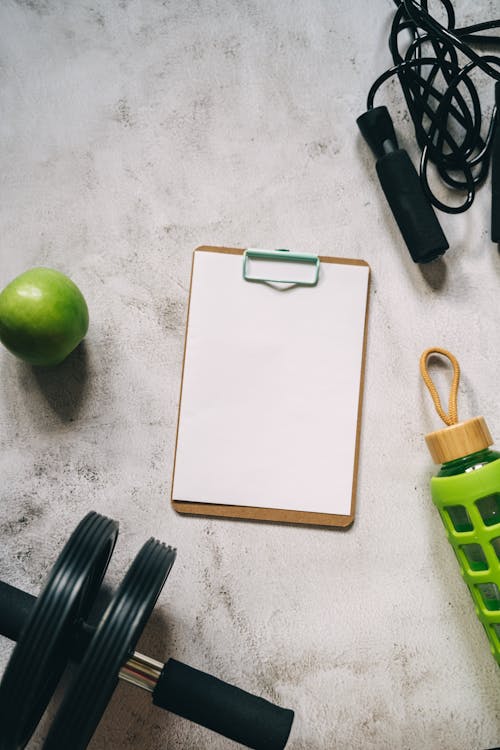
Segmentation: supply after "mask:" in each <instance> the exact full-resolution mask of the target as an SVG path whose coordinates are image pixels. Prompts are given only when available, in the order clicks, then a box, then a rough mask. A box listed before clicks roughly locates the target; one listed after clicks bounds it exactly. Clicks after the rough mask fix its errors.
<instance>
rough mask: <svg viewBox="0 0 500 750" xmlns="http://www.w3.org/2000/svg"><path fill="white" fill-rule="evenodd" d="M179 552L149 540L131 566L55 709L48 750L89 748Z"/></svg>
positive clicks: (46, 747)
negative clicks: (119, 675)
mask: <svg viewBox="0 0 500 750" xmlns="http://www.w3.org/2000/svg"><path fill="white" fill-rule="evenodd" d="M175 555H176V552H175V550H174V549H172V548H171V547H167V546H165V545H164V544H162V543H161V542H158V541H156V540H155V539H150V540H149V541H148V542H146V544H145V545H144V546H143V547H142V549H141V550H140V552H139V554H138V555H137V557H136V558H135V560H134V561H133V563H132V565H131V566H130V568H129V569H128V571H127V574H126V575H125V578H124V579H123V581H122V583H121V584H120V586H119V588H118V589H117V591H116V593H115V594H114V596H113V598H112V600H111V602H110V603H109V606H108V608H107V610H106V612H105V613H104V615H103V618H102V620H101V622H100V623H99V625H98V626H97V629H96V631H95V633H94V635H93V637H92V639H91V641H90V643H89V645H88V646H87V649H86V651H85V655H84V657H83V659H82V662H81V664H80V668H79V669H78V670H77V672H76V674H75V677H74V682H73V683H72V685H70V687H69V689H68V691H67V692H66V696H65V698H64V699H63V702H62V704H61V706H60V708H59V710H58V712H57V714H56V718H55V719H54V721H53V723H52V726H51V728H50V731H49V735H48V737H47V739H46V741H45V744H44V746H43V747H44V750H61V748H68V749H69V748H71V750H83V748H86V747H87V745H88V743H89V741H90V739H91V737H92V735H93V734H94V732H95V730H96V728H97V725H98V724H99V721H100V719H101V717H102V714H103V713H104V711H105V709H106V706H107V705H108V702H109V700H110V698H111V696H112V694H113V691H114V689H115V687H116V685H117V682H118V673H119V671H120V669H121V667H122V666H123V665H124V664H125V662H126V661H127V659H128V658H129V657H130V656H131V655H132V653H133V651H134V648H135V645H136V643H137V641H138V640H139V637H140V635H141V633H142V631H143V629H144V626H145V624H146V622H147V620H148V618H149V616H150V614H151V612H152V610H153V608H154V606H155V604H156V600H157V599H158V596H159V594H160V592H161V590H162V588H163V585H164V583H165V581H166V579H167V576H168V574H169V572H170V569H171V567H172V565H173V563H174V560H175Z"/></svg>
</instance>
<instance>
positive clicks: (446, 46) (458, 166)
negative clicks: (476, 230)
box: [367, 0, 500, 214]
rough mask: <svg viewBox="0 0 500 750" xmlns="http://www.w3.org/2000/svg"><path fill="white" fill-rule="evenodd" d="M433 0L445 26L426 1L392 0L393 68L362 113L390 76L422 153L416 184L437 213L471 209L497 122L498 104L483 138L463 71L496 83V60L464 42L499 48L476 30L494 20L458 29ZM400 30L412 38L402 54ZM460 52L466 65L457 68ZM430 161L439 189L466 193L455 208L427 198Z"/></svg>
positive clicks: (499, 23)
mask: <svg viewBox="0 0 500 750" xmlns="http://www.w3.org/2000/svg"><path fill="white" fill-rule="evenodd" d="M437 1H438V2H439V3H440V4H441V6H442V7H443V8H444V10H445V12H446V16H447V26H446V27H445V26H442V25H441V24H440V23H439V22H438V21H437V20H436V19H435V18H434V17H433V16H431V15H430V13H429V11H428V2H427V0H422V2H421V4H419V3H417V2H416V1H415V0H394V3H395V5H396V6H397V10H396V13H395V16H394V20H393V23H392V27H391V33H390V36H389V49H390V51H391V55H392V59H393V62H394V67H392V68H390V69H389V70H387V71H386V72H385V73H383V74H382V75H381V76H379V77H378V78H377V80H376V81H375V83H374V84H373V86H372V87H371V89H370V91H369V93H368V98H367V109H368V110H370V109H372V108H373V106H374V105H373V102H374V98H375V95H376V93H377V91H378V90H379V88H380V86H381V85H382V84H383V83H385V82H386V81H387V80H388V79H389V78H392V77H393V76H396V75H397V76H398V79H399V83H400V85H401V88H402V91H403V94H404V97H405V100H406V104H407V106H408V110H409V113H410V117H411V119H412V122H413V125H414V128H415V137H416V140H417V143H418V145H419V148H420V149H421V158H420V180H421V184H422V187H423V190H424V193H425V195H426V196H427V198H428V199H429V201H430V202H431V203H432V204H433V205H434V206H435V207H436V208H438V209H440V210H441V211H445V212H446V213H450V214H453V213H461V212H462V211H466V210H467V209H468V208H469V207H470V206H471V205H472V202H473V200H474V195H475V192H476V187H477V186H479V185H480V184H481V183H482V182H483V181H484V180H485V178H486V176H487V174H488V169H489V164H490V159H491V148H492V144H493V137H494V135H495V125H496V120H497V118H496V114H497V107H496V106H493V110H492V113H491V116H490V121H489V125H488V127H487V133H486V135H484V136H483V135H482V134H481V130H482V119H483V117H482V111H481V104H480V100H479V95H478V92H477V89H476V86H475V84H474V83H473V81H472V80H471V78H470V74H471V72H472V71H473V70H474V69H475V68H479V69H480V70H481V71H482V72H483V73H486V74H487V75H488V76H490V77H491V78H493V79H494V80H496V81H500V56H497V55H479V54H477V53H476V52H475V51H474V50H473V49H472V47H471V46H470V45H469V44H468V43H467V42H470V43H472V44H478V45H479V44H480V45H482V44H487V45H493V46H499V45H500V36H489V35H487V34H485V35H484V34H478V33H477V32H480V31H486V30H488V29H498V28H500V19H498V20H493V21H486V22H484V23H478V24H474V25H473V26H466V27H463V28H461V29H457V28H455V12H454V9H453V5H452V3H451V0H437ZM405 32H406V33H409V34H410V36H411V39H412V41H411V43H410V45H409V46H408V49H407V50H406V52H405V53H404V57H403V56H402V55H401V53H400V51H399V41H400V35H401V34H402V33H405ZM431 48H432V49H431ZM424 49H425V54H424ZM459 52H461V53H462V54H463V55H465V57H466V58H468V60H469V62H467V63H466V64H461V61H460V60H459V55H458V53H459ZM437 86H440V87H441V89H442V90H439V89H438V88H437ZM429 162H431V163H432V164H434V165H435V167H436V169H437V172H438V174H439V176H440V177H441V179H442V180H443V182H444V183H445V184H446V185H448V186H449V187H452V188H455V189H457V190H459V191H463V192H466V193H467V197H466V198H465V200H464V202H463V203H462V204H461V205H459V206H450V205H447V204H444V203H442V202H441V201H440V200H439V199H438V198H437V197H436V195H435V194H434V193H433V191H432V189H431V187H430V185H429V180H428V176H427V172H428V166H429Z"/></svg>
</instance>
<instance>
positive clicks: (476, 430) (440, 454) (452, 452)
mask: <svg viewBox="0 0 500 750" xmlns="http://www.w3.org/2000/svg"><path fill="white" fill-rule="evenodd" d="M425 442H426V443H427V447H428V449H429V452H430V454H431V456H432V460H433V461H434V463H436V464H444V463H446V462H447V461H453V460H454V459H455V458H463V456H468V455H469V454H470V453H476V452H477V451H482V450H484V449H485V448H489V446H490V445H493V439H492V437H491V434H490V431H489V429H488V425H487V424H486V422H485V420H484V417H474V418H473V419H468V420H467V421H466V422H459V423H458V424H453V425H450V426H449V427H444V428H443V429H442V430H436V431H435V432H430V433H429V434H428V435H426V436H425Z"/></svg>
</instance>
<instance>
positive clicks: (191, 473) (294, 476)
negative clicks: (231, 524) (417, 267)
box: [171, 246, 370, 527]
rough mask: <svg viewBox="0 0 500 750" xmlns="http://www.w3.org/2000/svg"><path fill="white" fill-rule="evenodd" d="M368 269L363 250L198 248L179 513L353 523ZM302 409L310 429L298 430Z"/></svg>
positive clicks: (181, 420)
mask: <svg viewBox="0 0 500 750" xmlns="http://www.w3.org/2000/svg"><path fill="white" fill-rule="evenodd" d="M278 269H279V270H278ZM369 277H370V268H369V266H368V264H367V263H366V262H365V261H362V260H352V259H345V258H334V257H326V256H314V255H310V254H304V253H290V252H289V251H285V250H257V249H247V250H243V249H238V248H225V247H208V246H203V247H199V248H197V249H196V250H195V251H194V252H193V260H192V267H191V284H190V296H189V304H188V315H187V323H186V337H185V347H184V358H183V368H182V381H181V392H180V400H179V411H178V419H177V431H176V445H175V454H174V466H173V476H172V485H171V487H172V489H171V503H172V506H173V508H174V509H175V510H176V511H177V512H179V513H185V514H193V515H202V516H219V517H226V518H240V519H251V520H259V521H274V522H281V523H293V524H312V525H320V526H333V527H347V526H349V525H350V524H352V522H353V520H354V516H355V508H356V487H357V473H358V463H359V441H360V429H361V415H362V400H363V386H364V370H365V356H366V332H367V320H368V291H369ZM313 295H316V296H313ZM323 313H324V314H323ZM273 336H274V339H273ZM322 341H323V342H324V346H318V344H319V343H320V342H322ZM296 346H300V347H302V349H301V350H298V349H297V348H296ZM315 357H317V362H315ZM242 368H243V369H242ZM287 368H288V369H287ZM315 368H317V369H315ZM320 368H327V372H326V374H325V372H324V371H323V370H322V369H320ZM343 368H344V369H343ZM295 369H297V370H298V371H299V372H298V374H295V372H294V370H295ZM288 374H289V377H287V375H288ZM330 375H331V382H332V387H331V388H329V383H330ZM300 376H302V381H301V382H299V381H300ZM294 377H297V378H298V380H297V382H296V383H294V382H293V378H294ZM290 379H291V380H292V382H290ZM306 379H307V380H309V381H310V382H304V381H305V380H306ZM315 381H316V382H315ZM292 387H293V388H295V387H296V392H297V398H296V399H295V397H294V394H293V393H292V392H291V390H290V389H291V388H292ZM336 388H337V390H335V389H336ZM318 390H319V392H318ZM283 391H284V392H283ZM308 393H309V394H313V395H314V398H312V397H311V400H312V401H314V400H315V403H316V407H317V406H318V405H319V407H320V408H315V412H314V413H311V411H310V410H308V405H307V403H306V401H305V396H306V395H307V394H308ZM248 394H250V396H249V395H248ZM249 399H250V402H249ZM259 399H262V402H261V401H260V400H259ZM261 404H262V409H259V406H260V405H261ZM323 407H324V408H323ZM328 410H330V411H328ZM259 411H260V413H259ZM232 419H233V420H234V421H233V422H231V420H232ZM219 420H220V422H219ZM245 420H246V424H242V422H244V421H245ZM294 420H295V422H296V421H297V420H298V421H299V422H301V423H302V424H303V425H306V424H307V425H308V429H309V433H310V434H306V433H305V432H304V434H302V432H301V425H300V424H295V431H294V430H292V429H289V428H292V427H293V424H294ZM304 429H305V428H304ZM339 430H340V432H339ZM240 446H241V447H240ZM337 451H338V455H337ZM301 458H303V459H304V461H303V463H304V465H303V466H300V460H301ZM336 462H337V463H336ZM330 464H331V466H330ZM346 466H347V469H346ZM329 471H330V472H331V473H330V474H329V473H328V472H329ZM342 471H343V472H344V475H342V476H340V473H339V472H342ZM301 472H302V473H301ZM259 482H260V484H259ZM308 482H310V483H311V487H310V488H309V489H308ZM315 483H316V484H315ZM287 492H288V494H287ZM329 492H331V495H329ZM252 493H254V494H252ZM336 493H337V494H336ZM257 499H258V502H257ZM339 510H340V512H339ZM330 511H331V512H330Z"/></svg>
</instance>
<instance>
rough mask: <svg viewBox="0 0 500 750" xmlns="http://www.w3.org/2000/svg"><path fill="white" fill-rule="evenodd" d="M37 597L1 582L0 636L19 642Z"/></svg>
mask: <svg viewBox="0 0 500 750" xmlns="http://www.w3.org/2000/svg"><path fill="white" fill-rule="evenodd" d="M35 602H36V597H35V596H31V594H26V592H24V591H21V590H20V589H16V588H14V586H9V584H8V583H4V582H3V581H0V635H4V636H5V637H6V638H10V640H11V641H17V640H18V639H19V636H20V635H21V631H22V629H23V627H24V624H25V623H26V622H27V620H28V618H29V616H30V614H31V610H32V609H33V605H34V604H35Z"/></svg>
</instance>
